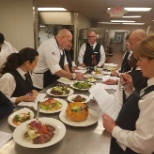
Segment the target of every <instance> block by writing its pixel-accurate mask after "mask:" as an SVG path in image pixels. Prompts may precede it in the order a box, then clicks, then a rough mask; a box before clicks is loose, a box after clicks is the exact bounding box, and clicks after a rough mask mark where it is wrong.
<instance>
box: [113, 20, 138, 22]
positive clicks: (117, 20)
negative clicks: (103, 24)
mask: <svg viewBox="0 0 154 154" xmlns="http://www.w3.org/2000/svg"><path fill="white" fill-rule="evenodd" d="M111 22H135V21H130V20H111Z"/></svg>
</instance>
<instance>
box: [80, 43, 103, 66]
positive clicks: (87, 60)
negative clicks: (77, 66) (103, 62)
mask: <svg viewBox="0 0 154 154" xmlns="http://www.w3.org/2000/svg"><path fill="white" fill-rule="evenodd" d="M100 46H101V45H100V44H99V43H97V44H96V47H95V49H94V50H93V49H92V48H91V46H90V44H89V43H86V51H85V54H84V57H83V63H84V64H85V65H86V66H91V64H92V55H94V54H95V55H96V62H97V64H98V63H99V61H100Z"/></svg>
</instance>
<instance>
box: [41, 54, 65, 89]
mask: <svg viewBox="0 0 154 154" xmlns="http://www.w3.org/2000/svg"><path fill="white" fill-rule="evenodd" d="M64 60H65V54H64V52H63V55H61V57H60V61H59V65H60V67H61V68H62V69H64ZM57 79H59V77H58V76H57V75H53V74H51V71H50V70H47V71H46V72H44V74H43V88H45V87H47V86H49V85H50V84H51V83H53V82H55V81H56V80H57Z"/></svg>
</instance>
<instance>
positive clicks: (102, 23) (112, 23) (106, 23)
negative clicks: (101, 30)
mask: <svg viewBox="0 0 154 154" xmlns="http://www.w3.org/2000/svg"><path fill="white" fill-rule="evenodd" d="M98 23H99V24H115V25H116V24H120V23H113V22H98Z"/></svg>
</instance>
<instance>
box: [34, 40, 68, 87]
mask: <svg viewBox="0 0 154 154" xmlns="http://www.w3.org/2000/svg"><path fill="white" fill-rule="evenodd" d="M38 52H39V61H38V63H37V66H36V67H35V69H34V71H33V72H34V73H33V74H32V80H33V84H34V87H37V88H39V89H42V88H43V73H44V72H46V71H47V70H49V69H50V71H51V73H52V74H55V73H56V72H58V71H59V70H61V69H62V68H61V67H60V65H59V61H60V57H61V55H62V54H63V49H60V48H59V47H58V44H57V42H56V39H55V38H54V37H52V38H50V39H48V40H46V41H44V42H43V43H42V44H41V45H40V46H39V48H38ZM66 64H68V63H67V60H66V56H65V60H64V65H66Z"/></svg>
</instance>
